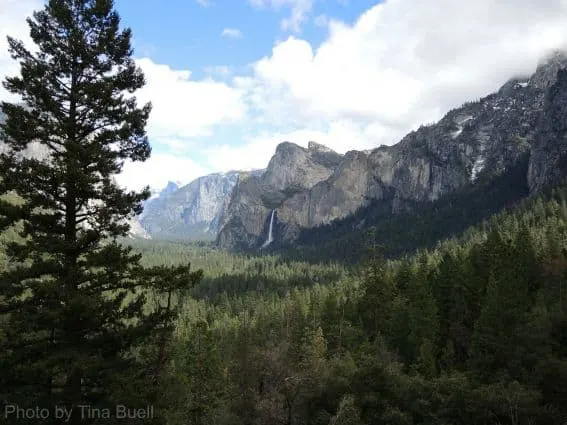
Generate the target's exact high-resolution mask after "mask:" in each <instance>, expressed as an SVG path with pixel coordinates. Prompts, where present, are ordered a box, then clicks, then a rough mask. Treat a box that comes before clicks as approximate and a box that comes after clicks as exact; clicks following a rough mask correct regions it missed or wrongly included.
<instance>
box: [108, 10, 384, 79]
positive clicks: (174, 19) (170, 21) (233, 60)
mask: <svg viewBox="0 0 567 425" xmlns="http://www.w3.org/2000/svg"><path fill="white" fill-rule="evenodd" d="M377 3H378V2H377V1H376V0H372V1H370V0H356V1H354V0H351V1H345V0H324V1H319V2H314V4H313V9H312V10H311V11H310V12H309V13H308V14H307V16H306V19H308V20H307V21H306V22H305V23H304V24H303V25H301V28H300V31H289V30H284V29H282V28H281V25H280V23H281V21H282V20H284V19H286V18H287V17H288V16H289V14H290V8H289V7H285V5H282V6H280V7H275V8H274V7H270V6H269V5H264V6H254V5H253V4H250V3H247V2H246V1H238V0H217V1H215V2H210V3H203V4H209V5H208V6H203V5H202V4H200V3H199V2H198V1H197V0H144V1H139V0H116V7H117V9H118V11H119V13H120V14H121V17H122V22H123V23H124V24H125V25H127V26H130V27H131V28H132V29H133V30H134V35H135V48H136V54H137V55H143V56H146V55H150V56H151V57H152V59H154V60H155V61H156V62H159V63H167V64H169V65H170V66H172V67H174V68H178V69H179V68H182V69H186V68H188V69H191V70H192V72H193V76H194V78H202V77H204V76H205V75H207V68H210V67H213V66H226V65H230V66H232V67H235V68H240V69H243V70H245V69H246V67H247V65H248V64H250V63H252V62H254V61H255V60H257V59H258V58H260V57H262V56H264V55H266V54H268V53H269V52H270V50H271V48H272V46H273V45H274V43H275V42H276V41H278V40H284V39H285V38H286V37H287V36H289V34H290V33H291V34H295V35H300V36H301V37H302V38H304V39H305V40H307V41H309V42H310V43H311V44H312V45H313V46H318V45H319V44H321V42H323V41H324V40H325V38H326V35H327V29H326V27H325V26H321V25H320V24H319V25H317V23H320V20H321V18H320V19H319V20H317V19H316V18H317V17H321V16H326V17H332V18H336V19H340V20H341V21H343V22H347V23H353V22H354V21H355V20H356V19H357V18H358V17H359V16H360V14H361V13H362V12H364V11H365V10H367V9H368V8H370V7H371V6H373V5H375V4H377ZM225 28H230V29H237V30H239V31H240V32H241V33H242V36H241V37H240V38H230V37H222V36H221V34H222V32H223V30H224V29H225Z"/></svg>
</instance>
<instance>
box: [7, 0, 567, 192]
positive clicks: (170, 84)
mask: <svg viewBox="0 0 567 425" xmlns="http://www.w3.org/2000/svg"><path fill="white" fill-rule="evenodd" d="M248 1H249V2H250V3H251V4H253V5H254V6H267V7H273V8H286V9H289V10H290V11H291V13H290V16H289V17H288V18H287V21H285V22H284V23H282V25H283V26H284V27H286V28H288V29H290V30H296V31H298V30H299V29H300V28H301V25H302V24H303V23H304V22H306V19H308V18H309V17H310V15H311V13H312V7H313V3H314V0H307V1H305V0H303V1H301V0H248ZM39 3H40V1H39V0H0V74H6V73H7V72H8V71H9V70H10V69H12V70H13V69H14V67H13V66H12V68H10V66H11V65H9V64H8V62H7V61H6V58H7V54H6V52H5V46H4V45H3V44H2V43H3V41H4V40H3V39H4V35H5V33H8V34H15V35H17V36H20V37H23V36H25V35H26V33H27V27H26V25H25V22H24V19H25V16H26V15H29V11H31V10H32V9H33V8H35V7H37V5H38V4H39ZM566 18H567V0H502V1H499V2H494V1H493V0H477V1H476V2H455V1H454V0H430V1H427V2H426V1H425V0H387V1H386V2H384V3H381V4H379V5H376V6H374V7H372V8H370V9H369V10H367V11H366V12H365V13H364V14H362V16H360V18H359V19H358V20H357V21H356V22H355V23H354V24H353V25H347V24H345V23H342V22H340V21H337V20H332V19H328V18H324V17H320V18H316V19H315V20H316V21H317V22H318V24H319V25H325V26H326V27H327V29H328V33H329V35H328V38H327V40H326V41H324V42H323V43H322V44H321V45H320V46H318V47H315V46H313V45H311V44H310V43H309V42H308V41H306V40H303V39H301V38H298V37H297V36H295V37H289V38H288V39H287V40H284V41H282V42H279V43H277V44H276V45H275V46H274V47H273V50H272V51H271V52H270V53H269V54H267V55H266V56H265V57H263V58H260V59H258V60H257V61H255V62H253V63H251V64H250V70H251V72H250V73H247V74H244V73H242V72H240V71H239V70H238V69H237V68H234V69H231V68H230V67H229V66H228V65H230V64H227V66H224V67H210V68H208V69H207V70H206V71H207V72H208V74H209V75H210V77H207V78H205V79H199V80H196V79H193V78H192V75H191V72H190V71H188V70H179V69H173V68H171V67H170V66H168V65H164V64H157V63H155V62H154V61H153V60H151V59H149V58H142V59H139V60H138V64H139V65H140V66H141V67H142V69H143V70H144V73H145V75H146V78H147V82H148V84H147V86H146V87H145V88H144V89H143V90H142V91H140V93H139V94H138V99H139V100H140V101H141V102H145V101H149V100H151V101H152V103H153V105H154V109H153V112H152V115H151V117H150V122H149V126H148V133H149V136H150V139H151V141H152V143H153V144H154V146H159V145H162V146H163V145H165V146H168V147H169V148H170V150H171V151H172V152H174V153H176V155H175V156H173V154H172V155H168V154H163V153H155V154H154V155H153V156H152V159H151V160H150V161H149V162H147V163H145V164H132V165H131V166H130V165H128V166H127V167H126V173H125V176H126V177H124V178H125V179H126V181H128V182H130V183H129V184H137V182H145V181H146V180H148V183H149V184H152V185H155V186H159V185H163V184H165V183H166V182H167V181H168V180H182V181H187V179H189V178H191V177H196V176H197V175H199V173H206V172H208V171H217V170H219V171H220V170H228V169H235V168H263V167H265V166H266V165H267V163H268V161H269V158H270V156H271V155H272V154H273V152H274V150H275V147H276V145H277V144H278V143H280V142H282V141H284V140H288V141H291V142H295V143H298V144H301V145H303V146H306V145H307V142H308V141H309V140H314V141H317V142H319V143H323V144H326V145H328V146H329V147H331V148H333V149H335V150H337V151H338V152H345V151H347V150H351V149H367V148H371V147H375V146H379V145H380V144H388V145H391V144H393V143H396V142H397V141H399V139H400V138H401V137H402V136H403V135H405V134H406V133H407V132H409V131H410V130H412V129H414V128H416V127H417V126H419V125H420V124H422V123H424V122H432V121H435V120H437V119H439V118H440V117H441V116H442V114H444V113H445V112H447V111H448V110H449V109H451V108H453V107H456V106H459V105H460V104H462V103H463V102H465V101H467V100H472V99H477V98H479V97H481V96H484V95H486V94H488V93H490V92H491V91H494V90H496V89H498V87H499V86H500V85H501V84H502V83H504V82H505V81H506V80H507V79H508V78H509V77H511V76H513V75H518V74H527V73H531V72H533V71H534V69H535V66H536V63H537V61H538V60H539V59H540V58H541V57H542V56H543V55H544V54H545V53H546V52H547V51H549V50H551V49H554V48H557V47H561V46H567V25H565V20H566ZM134 30H135V28H134ZM11 72H12V71H11ZM0 96H1V94H0ZM228 126H229V127H228ZM219 128H220V129H222V130H223V132H224V134H223V135H222V136H221V137H217V136H218V135H216V134H215V131H216V130H217V129H219ZM211 135H213V136H215V137H212V138H211V139H205V138H207V137H209V136H211ZM223 137H224V138H223ZM239 142H240V145H239V144H238V143H239ZM204 143H208V144H207V146H206V147H205V148H204V150H203V149H202V146H203V144H204ZM197 146H198V147H199V148H200V151H199V157H200V158H207V160H208V163H207V164H204V163H203V164H201V165H197V164H195V163H194V162H193V161H191V160H189V159H186V158H188V157H191V154H192V152H195V149H196V147H197ZM192 149H193V150H192ZM193 158H194V160H196V157H193ZM171 161H172V162H171ZM132 167H133V168H132ZM142 170H143V171H142ZM184 176H186V177H185V179H184V178H183V177H184ZM149 180H151V181H154V182H155V183H151V181H149ZM160 182H161V183H160ZM143 184H145V183H143ZM143 184H142V186H143Z"/></svg>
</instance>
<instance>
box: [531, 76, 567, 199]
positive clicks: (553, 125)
mask: <svg viewBox="0 0 567 425" xmlns="http://www.w3.org/2000/svg"><path fill="white" fill-rule="evenodd" d="M565 176H567V70H565V69H563V70H560V71H559V73H558V74H557V81H556V82H555V84H553V85H552V86H551V87H550V88H549V90H548V92H547V95H546V97H545V103H544V107H543V114H542V116H541V119H540V121H539V123H538V131H537V137H536V142H535V143H534V146H533V149H532V155H531V157H530V165H529V170H528V184H529V186H530V190H531V191H532V192H537V191H539V190H541V189H543V188H544V187H545V186H547V185H549V184H554V183H559V182H562V181H564V180H565Z"/></svg>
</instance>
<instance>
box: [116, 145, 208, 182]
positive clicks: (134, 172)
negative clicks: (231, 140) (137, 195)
mask: <svg viewBox="0 0 567 425" xmlns="http://www.w3.org/2000/svg"><path fill="white" fill-rule="evenodd" d="M209 172H211V171H210V170H209V169H207V168H204V167H203V166H202V165H200V164H198V163H196V162H194V161H192V160H191V159H189V158H187V157H181V156H178V155H173V154H166V153H153V154H152V156H151V157H150V159H148V160H147V161H145V162H128V163H126V164H125V165H124V169H123V172H122V173H120V174H118V175H117V176H116V180H117V182H118V184H120V185H122V186H124V187H127V188H128V189H130V190H141V189H142V188H144V187H145V186H150V187H151V188H156V189H161V188H163V187H165V186H166V185H167V182H168V181H175V182H181V183H182V184H187V183H189V182H190V181H192V180H195V179H196V178H197V177H200V176H203V175H205V174H207V173H209Z"/></svg>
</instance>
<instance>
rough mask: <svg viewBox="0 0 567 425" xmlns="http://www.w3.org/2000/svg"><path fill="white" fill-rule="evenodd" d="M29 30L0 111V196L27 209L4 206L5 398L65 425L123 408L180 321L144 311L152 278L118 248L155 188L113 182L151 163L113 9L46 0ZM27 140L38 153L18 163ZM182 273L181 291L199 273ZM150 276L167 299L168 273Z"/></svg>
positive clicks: (145, 112)
mask: <svg viewBox="0 0 567 425" xmlns="http://www.w3.org/2000/svg"><path fill="white" fill-rule="evenodd" d="M27 22H28V24H29V26H30V29H31V31H30V35H31V38H32V40H33V42H34V43H35V44H36V46H37V50H29V49H28V48H27V47H26V46H24V44H23V43H22V42H21V41H18V40H15V39H13V38H10V37H9V38H8V42H9V50H10V53H11V55H12V57H13V59H15V60H16V61H18V62H19V64H20V67H21V72H20V75H19V76H15V77H10V78H7V79H6V80H5V82H4V87H5V88H6V89H7V90H8V91H9V92H11V93H13V94H14V95H16V96H19V98H20V100H21V102H20V103H7V102H2V104H1V109H2V110H3V112H4V113H5V115H6V121H5V123H4V124H2V125H1V127H0V129H1V135H0V137H1V139H2V140H3V142H4V143H5V145H6V148H7V149H6V151H5V152H4V153H2V154H1V155H0V176H1V179H2V181H1V183H0V195H4V194H8V193H10V194H15V195H17V196H18V198H19V200H20V202H19V203H17V204H15V203H13V202H9V201H8V200H6V198H5V197H2V199H1V200H0V230H5V229H7V228H9V227H14V225H15V224H18V225H19V227H18V229H19V239H18V240H17V241H12V242H10V243H8V244H7V246H6V255H7V259H8V263H9V265H8V268H7V269H6V270H3V271H2V272H1V274H0V294H1V295H2V297H0V315H6V318H7V320H6V323H5V325H4V326H3V338H2V340H1V341H0V353H2V354H1V355H0V368H1V370H2V371H3V372H2V377H1V378H0V388H1V390H0V399H3V400H6V401H7V402H9V403H13V404H22V405H24V406H30V407H35V406H39V407H42V406H43V407H46V408H48V409H52V408H53V406H55V405H59V406H63V405H65V406H66V407H68V408H73V417H72V419H71V421H70V422H69V423H79V422H80V423H82V424H85V423H89V418H88V417H84V416H83V417H82V416H81V414H80V409H79V408H78V407H77V406H78V405H85V404H90V405H92V406H99V407H104V406H106V407H109V408H110V407H112V408H113V407H114V405H115V404H116V403H120V402H121V400H119V399H116V397H118V395H117V394H118V393H117V388H118V387H119V385H118V382H123V381H124V377H125V376H126V375H127V374H128V373H130V372H131V371H132V373H133V371H134V370H136V368H135V365H136V360H135V359H136V357H135V356H134V355H133V353H134V351H133V348H135V347H136V346H138V345H139V344H140V343H141V342H142V341H144V340H145V338H146V337H148V336H149V335H150V334H151V330H152V329H154V328H155V327H156V326H157V325H159V324H163V323H164V322H168V321H170V320H171V319H172V317H171V312H170V311H165V310H163V309H160V310H157V311H155V312H153V313H152V312H150V313H148V312H146V314H144V313H143V309H144V306H145V305H146V291H145V290H144V288H143V284H144V282H145V279H146V277H147V273H146V272H145V271H144V269H142V268H141V267H140V265H139V260H140V256H139V255H134V254H132V253H131V249H130V248H127V247H124V246H122V245H121V244H120V243H119V241H118V239H119V238H120V237H123V236H125V235H127V232H128V230H129V226H128V224H127V219H128V218H129V217H132V216H133V215H134V214H137V213H139V212H141V209H142V207H141V202H142V201H143V200H145V199H147V198H148V196H149V190H148V188H146V189H145V190H143V191H142V192H140V193H136V192H127V191H125V190H123V189H122V188H121V187H120V186H118V185H117V183H116V182H115V181H114V176H115V175H116V174H117V173H120V172H121V170H122V166H123V164H124V162H125V161H127V160H132V161H144V160H146V159H147V158H148V157H149V155H150V146H149V143H148V140H147V137H146V133H145V125H146V122H147V119H148V116H149V113H150V109H151V108H150V105H149V104H148V105H145V106H143V107H138V105H137V102H136V99H135V97H133V95H132V94H133V93H134V92H135V91H136V90H137V89H139V88H141V87H142V86H143V85H144V76H143V74H142V72H141V70H140V69H139V68H138V67H137V66H136V64H135V62H134V60H133V58H132V49H131V44H130V41H131V31H130V30H129V29H121V28H120V19H119V16H118V14H117V13H116V12H115V10H114V8H113V1H112V0H49V1H48V2H47V4H46V5H45V7H44V8H43V9H42V10H40V11H37V12H35V13H34V14H33V17H32V18H29V19H28V20H27ZM32 142H34V143H36V144H39V146H40V147H41V151H42V152H44V153H45V155H43V156H42V158H38V157H26V156H25V155H22V152H23V151H24V149H26V147H28V146H29V145H30V143H32ZM178 271H179V273H178V274H177V279H176V282H178V283H179V286H182V285H183V284H185V283H187V284H189V282H192V283H195V281H196V280H198V278H199V276H198V275H195V274H192V272H190V270H189V268H188V267H186V266H185V267H182V268H180V269H179V270H178ZM174 272H175V270H174V269H171V270H168V273H174ZM166 274H167V273H166ZM174 274H175V273H174ZM150 275H151V276H149V281H150V282H151V283H152V284H154V285H157V287H158V290H163V285H165V284H164V279H166V278H167V276H164V279H160V278H159V273H155V270H154V271H153V272H152V273H150ZM182 275H184V276H185V277H186V279H183V276H182ZM166 286H167V285H166ZM140 393H143V392H140ZM134 395H135V394H134ZM130 396H133V395H132V394H130ZM131 401H132V402H134V403H140V404H143V403H144V401H143V400H141V399H139V400H136V398H135V397H132V398H131ZM8 419H9V418H8ZM51 419H52V420H55V419H54V417H53V416H52V417H51ZM55 423H57V422H55Z"/></svg>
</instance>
